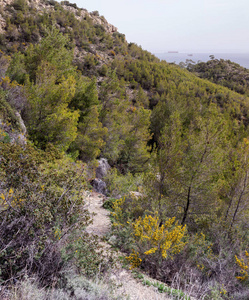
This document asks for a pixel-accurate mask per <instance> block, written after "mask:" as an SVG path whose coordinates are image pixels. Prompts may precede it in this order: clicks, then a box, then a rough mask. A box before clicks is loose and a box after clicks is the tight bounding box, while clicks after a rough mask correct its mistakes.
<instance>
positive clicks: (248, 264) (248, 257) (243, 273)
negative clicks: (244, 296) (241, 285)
mask: <svg viewBox="0 0 249 300" xmlns="http://www.w3.org/2000/svg"><path fill="white" fill-rule="evenodd" d="M235 261H236V264H237V265H238V266H239V267H240V275H239V276H236V278H237V279H238V280H240V281H246V280H248V278H249V274H248V272H249V253H248V252H247V251H245V259H243V258H241V259H239V258H238V257H237V255H235Z"/></svg>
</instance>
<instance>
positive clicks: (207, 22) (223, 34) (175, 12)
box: [70, 0, 249, 53]
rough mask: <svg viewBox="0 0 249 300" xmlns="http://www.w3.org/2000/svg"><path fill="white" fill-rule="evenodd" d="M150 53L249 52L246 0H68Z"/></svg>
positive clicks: (247, 5) (248, 7)
mask: <svg viewBox="0 0 249 300" xmlns="http://www.w3.org/2000/svg"><path fill="white" fill-rule="evenodd" d="M70 2H72V3H76V4H77V6H78V7H80V8H85V9H87V10H88V11H89V12H91V11H95V10H97V11H99V14H100V15H103V16H104V17H105V18H106V20H107V21H108V22H109V23H111V24H113V25H114V26H116V27H117V28H118V31H119V32H120V33H123V34H125V36H126V39H127V41H128V42H134V43H136V44H138V45H140V46H142V48H143V49H144V50H148V51H150V52H152V53H163V52H168V51H179V52H183V53H184V52H194V53H197V52H203V53H205V52H213V53H249V0H70Z"/></svg>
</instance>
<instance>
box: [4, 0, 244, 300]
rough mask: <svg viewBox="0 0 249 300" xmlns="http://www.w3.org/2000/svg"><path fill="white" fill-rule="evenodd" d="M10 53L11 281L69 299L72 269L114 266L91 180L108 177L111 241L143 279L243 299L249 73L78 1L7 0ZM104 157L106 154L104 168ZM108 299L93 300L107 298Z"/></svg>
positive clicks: (7, 234) (89, 274) (7, 188)
mask: <svg viewBox="0 0 249 300" xmlns="http://www.w3.org/2000/svg"><path fill="white" fill-rule="evenodd" d="M0 50H1V51H0V75H1V76H0V78H1V79H0V121H1V122H0V131H1V137H0V163H1V165H0V179H1V184H0V198H1V205H0V211H1V214H0V232H1V233H0V241H1V245H2V246H1V247H2V249H1V250H2V251H1V254H0V268H1V274H0V277H1V282H2V284H3V286H4V287H5V289H6V291H10V290H11V288H12V289H13V284H14V283H15V282H17V281H18V282H19V283H20V282H22V280H23V279H24V278H28V280H30V279H31V278H34V277H35V278H36V279H35V280H36V281H37V284H38V286H39V287H40V288H44V287H49V288H51V287H52V286H53V287H56V293H59V292H62V291H61V287H62V286H63V285H65V286H67V291H65V293H66V294H67V297H69V299H78V298H77V297H76V296H75V295H74V294H73V292H72V295H71V298H70V296H68V293H69V291H70V288H69V286H70V284H69V283H70V280H69V277H70V276H71V275H69V277H68V270H69V269H70V272H71V271H72V272H73V274H74V275H73V278H74V276H75V278H77V276H85V277H84V278H85V279H84V280H89V278H94V277H95V276H97V275H98V276H100V277H101V276H102V278H104V276H106V274H107V273H108V270H109V271H110V270H111V269H112V258H111V257H106V256H102V250H103V249H102V250H101V244H99V241H98V238H97V237H95V236H93V235H92V234H89V232H87V230H86V227H88V226H91V225H90V222H91V221H90V215H89V211H88V210H87V206H86V204H87V199H88V198H87V195H88V191H89V190H90V189H91V188H92V187H91V183H93V182H95V183H96V182H100V183H101V184H102V187H103V186H104V187H105V188H104V189H103V191H105V193H106V196H107V198H106V202H105V203H104V207H105V208H107V209H109V210H110V211H111V221H112V228H111V233H110V232H108V234H107V236H106V240H107V241H108V242H109V243H110V244H111V245H112V246H113V247H118V248H119V249H120V250H121V251H122V252H123V253H126V254H125V255H126V263H124V264H126V265H127V266H128V265H129V266H130V267H131V268H135V269H136V270H137V271H136V272H135V274H137V276H139V270H142V271H143V272H145V273H147V275H149V276H151V278H154V279H157V280H160V281H161V282H163V283H164V284H168V285H169V286H171V287H172V288H173V289H178V292H177V297H179V295H180V294H181V295H182V296H181V297H185V295H184V293H183V292H182V291H179V290H180V289H185V290H188V291H189V293H190V294H191V296H193V297H196V298H197V299H235V300H236V299H247V297H248V282H249V281H248V263H249V261H248V245H249V227H248V218H249V207H248V198H247V195H248V189H249V183H248V171H249V164H248V157H249V156H248V155H249V147H248V145H249V141H248V140H249V139H248V130H249V129H248V124H249V114H248V112H249V98H248V97H247V96H248V93H247V70H246V69H243V68H241V67H240V66H238V65H236V64H233V63H231V62H227V61H222V60H221V61H217V60H212V61H210V62H208V63H205V64H198V65H195V66H189V70H183V69H181V68H180V67H178V66H175V65H172V64H167V63H166V62H165V61H162V62H160V60H159V59H157V58H156V57H155V56H153V55H152V54H151V53H149V52H148V51H145V50H143V49H142V48H141V47H139V46H137V45H136V44H135V43H128V42H127V41H126V39H125V35H124V34H122V33H119V32H118V30H117V28H116V27H115V26H113V25H111V24H109V23H108V22H107V20H106V19H105V18H104V17H103V16H99V13H98V12H97V11H94V12H88V11H87V10H86V9H81V8H78V7H77V6H76V5H75V4H72V3H70V2H68V1H62V2H61V3H58V2H56V1H54V0H35V1H28V0H3V1H2V2H1V4H0ZM190 71H191V72H190ZM197 75H198V76H197ZM211 81H212V82H211ZM100 158H105V159H107V160H108V162H109V164H110V169H109V168H108V172H105V174H102V175H101V176H100V175H98V174H97V173H98V171H97V167H98V164H99V161H98V159H100ZM95 177H97V178H95ZM105 184H106V186H105ZM88 228H91V227H88ZM137 272H138V273H137ZM66 274H67V275H66ZM76 274H77V275H76ZM25 276H26V277H25ZM76 281H77V280H76ZM24 282H25V281H24ZM9 283H11V284H10V285H9ZM147 284H148V285H149V283H147ZM159 285H160V284H159ZM75 288H76V287H75V286H74V287H73V286H72V290H74V289H75ZM157 288H158V289H159V290H160V288H161V289H162V291H163V290H164V289H165V290H167V288H166V286H164V285H161V287H159V286H158V287H157ZM74 292H75V290H74ZM51 293H52V292H51ZM51 295H52V294H51ZM51 297H52V296H51ZM73 297H74V298H73ZM98 297H99V298H98ZM103 297H106V298H101V295H99V296H96V298H93V299H111V298H108V297H111V295H105V296H103ZM243 297H244V298H243ZM51 299H52V298H51ZM56 299H57V298H56ZM86 299H88V298H86Z"/></svg>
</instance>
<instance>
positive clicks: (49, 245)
mask: <svg viewBox="0 0 249 300" xmlns="http://www.w3.org/2000/svg"><path fill="white" fill-rule="evenodd" d="M0 152H1V157H0V160H1V168H0V180H1V194H0V241H1V245H2V251H1V253H0V270H1V281H9V280H16V279H17V278H20V277H22V276H23V275H24V273H26V274H27V275H28V276H30V275H32V274H34V273H35V274H37V276H38V277H39V278H40V282H41V283H42V284H45V285H47V284H48V285H49V284H52V283H54V282H56V280H57V276H58V274H59V272H60V270H61V268H62V267H63V265H64V264H65V262H66V260H63V257H62V255H61V248H62V245H63V244H64V243H67V240H68V239H69V237H71V236H78V235H77V231H78V230H80V231H81V232H82V234H84V228H85V227H86V226H87V224H89V221H90V217H89V213H88V211H86V210H85V209H84V194H83V190H84V188H85V186H86V180H85V178H84V166H83V165H82V164H81V163H74V162H72V161H71V160H70V159H68V158H65V157H64V158H61V159H54V156H57V155H56V154H55V155H54V156H53V155H52V154H51V153H52V152H53V151H52V149H50V150H49V152H47V153H44V152H42V151H37V150H35V149H33V148H32V147H31V146H29V145H27V146H26V149H23V148H22V147H21V146H18V145H11V144H4V143H0ZM94 243H95V242H94V240H92V239H91V237H89V236H87V235H84V239H83V240H82V242H80V243H78V244H77V247H78V248H76V249H78V251H79V252H80V251H81V255H82V256H84V253H85V254H86V257H89V256H88V255H87V250H88V246H86V245H88V244H90V245H95V244H94ZM89 249H91V251H92V254H91V255H92V256H93V255H94V254H93V253H94V251H95V249H96V247H95V246H92V247H89ZM69 250H70V249H69ZM69 250H68V251H69ZM71 251H75V247H73V248H72V249H71ZM73 254H75V252H74V253H73ZM68 255H69V256H70V255H71V256H72V257H73V256H74V255H72V254H70V253H69V254H68ZM96 258H97V256H96V255H95V264H97V263H96V262H97V259H96ZM78 261H80V259H79V260H78ZM83 268H84V265H83V266H82V268H81V269H83ZM93 271H94V270H92V272H93Z"/></svg>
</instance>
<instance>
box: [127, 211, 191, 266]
mask: <svg viewBox="0 0 249 300" xmlns="http://www.w3.org/2000/svg"><path fill="white" fill-rule="evenodd" d="M131 225H132V228H133V234H134V237H135V240H136V243H137V246H138V248H139V250H140V255H141V257H143V256H150V257H152V256H153V255H154V256H156V257H157V259H158V261H159V260H161V259H167V258H172V257H173V255H174V254H177V253H180V252H181V251H182V250H183V248H184V246H185V244H186V242H185V241H184V237H185V236H186V233H187V228H186V225H185V226H182V225H178V222H175V218H169V219H168V220H166V221H165V222H164V223H163V224H160V219H159V217H158V214H157V213H156V214H155V216H151V215H145V216H144V217H143V218H141V217H139V218H138V219H137V220H135V222H133V223H132V224H131ZM133 257H134V255H133V256H130V259H129V258H128V260H129V261H130V262H131V265H133Z"/></svg>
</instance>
